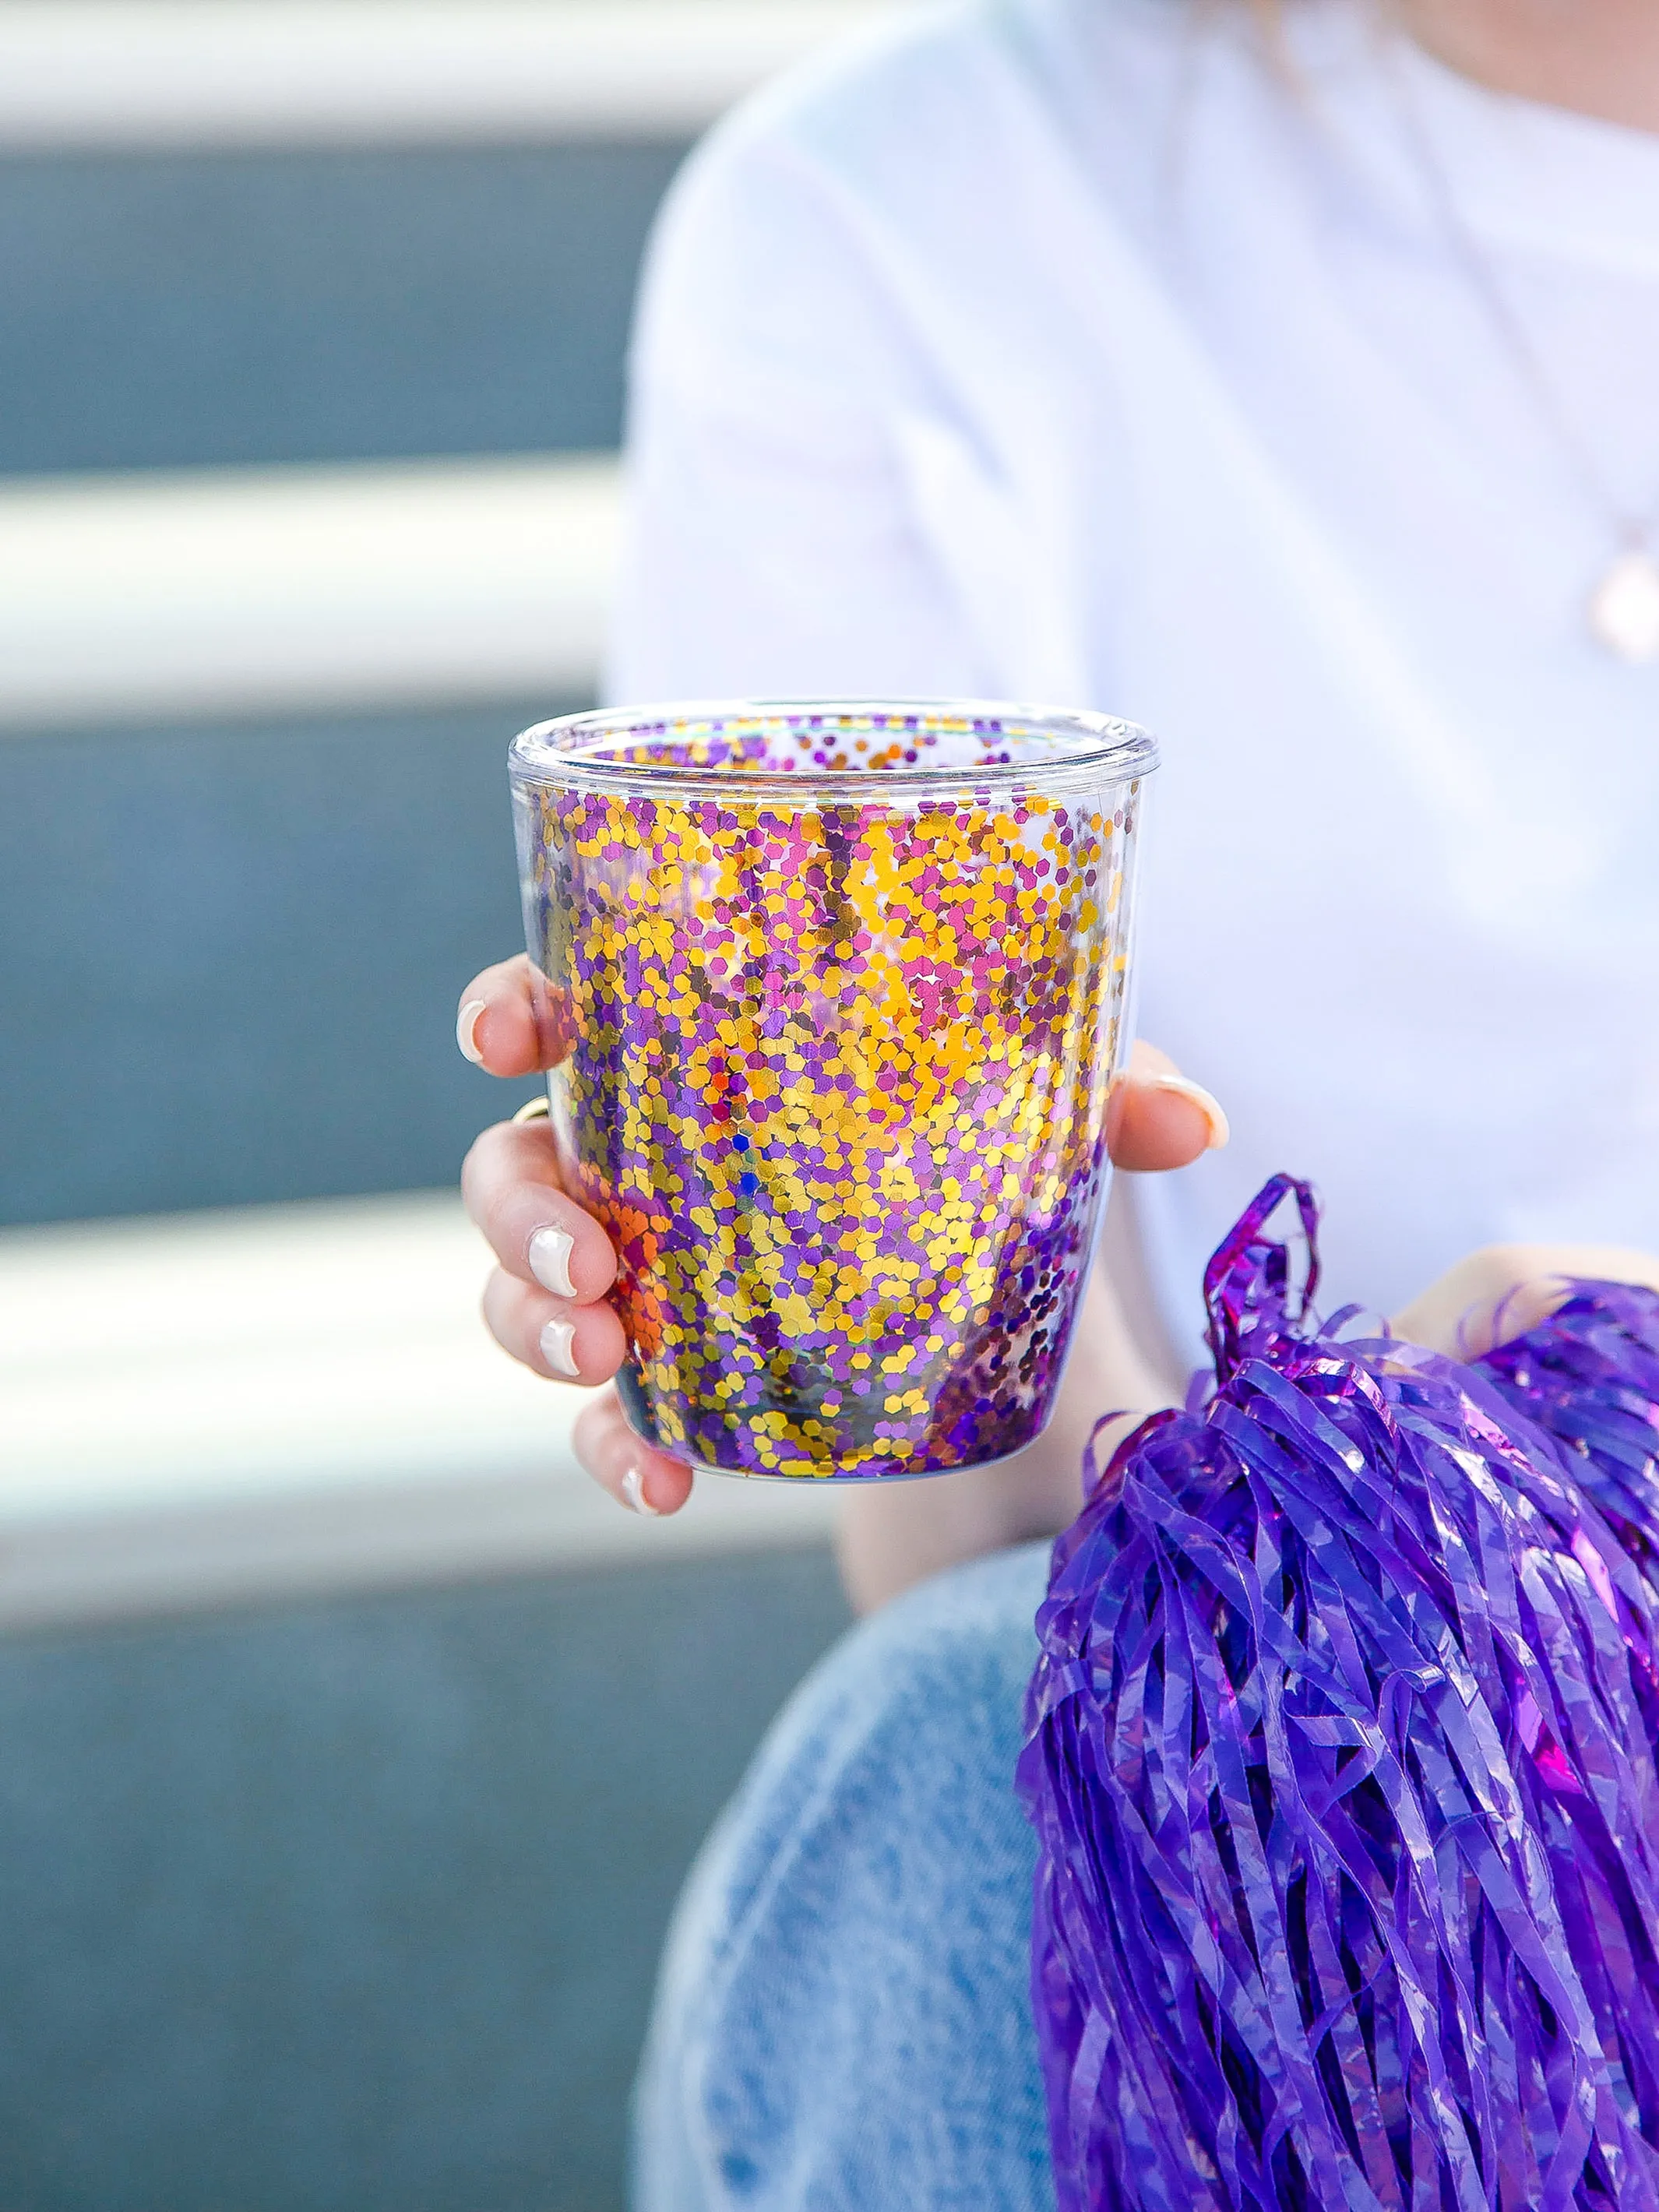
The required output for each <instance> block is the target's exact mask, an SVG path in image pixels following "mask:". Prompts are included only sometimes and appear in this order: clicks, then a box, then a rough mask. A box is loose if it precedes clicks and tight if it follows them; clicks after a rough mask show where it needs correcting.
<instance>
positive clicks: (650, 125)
mask: <svg viewBox="0 0 1659 2212" xmlns="http://www.w3.org/2000/svg"><path fill="white" fill-rule="evenodd" d="M879 12H880V10H879V9H878V7H876V6H874V5H872V3H871V0H5V4H3V5H0V149H3V150H10V151H27V150H31V149H33V150H52V151H64V150H67V149H100V148H102V149H117V150H118V149H137V148H144V147H182V148H206V147H215V146H231V147H234V146H247V145H276V146H295V147H297V146H305V145H326V144H345V145H368V144H374V143H388V142H389V143H416V144H418V143H433V142H438V143H444V142H448V143H457V142H460V143H465V142H468V141H472V142H478V141H485V142H488V141H510V140H512V139H515V138H519V139H523V138H531V139H540V140H547V139H558V138H570V137H604V138H612V139H615V138H619V137H685V136H690V134H691V133H692V132H694V131H698V130H700V129H701V128H702V126H703V125H705V124H707V123H708V122H710V121H712V120H713V118H714V117H715V116H717V115H718V114H719V113H720V111H721V110H722V109H723V108H725V107H726V106H729V105H730V103H731V102H732V100H736V99H738V97H739V96H740V95H741V94H744V93H745V92H747V91H749V90H750V88H751V87H752V86H754V85H757V84H759V83H760V82H763V80H764V79H765V78H766V77H768V76H770V75H771V74H772V73H773V72H774V71H775V70H778V69H780V68H781V67H783V66H784V65H786V64H787V63H790V62H792V61H794V60H796V59H797V58H799V57H800V56H801V55H803V54H805V53H806V52H810V51H811V48H812V47H814V46H817V45H818V44H819V43H820V42H821V41H822V40H824V39H825V38H828V37H830V36H833V35H834V34H835V33H836V32H838V31H842V30H844V29H845V28H847V27H848V26H849V25H851V24H856V23H859V22H861V21H867V20H869V19H870V18H871V17H872V15H877V14H878V13H879Z"/></svg>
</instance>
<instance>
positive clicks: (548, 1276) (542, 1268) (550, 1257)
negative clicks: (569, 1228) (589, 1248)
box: [525, 1229, 576, 1298]
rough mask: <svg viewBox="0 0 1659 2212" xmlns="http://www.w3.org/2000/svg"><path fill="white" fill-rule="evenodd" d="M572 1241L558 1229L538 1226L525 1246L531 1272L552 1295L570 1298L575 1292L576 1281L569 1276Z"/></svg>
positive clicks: (573, 1244)
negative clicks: (539, 1227)
mask: <svg viewBox="0 0 1659 2212" xmlns="http://www.w3.org/2000/svg"><path fill="white" fill-rule="evenodd" d="M575 1242H576V1240H575V1239H574V1237H569V1236H567V1234H566V1233H565V1231H563V1230H562V1229H538V1231H536V1233H535V1235H534V1236H533V1237H532V1238H531V1240H530V1242H529V1243H528V1244H527V1245H526V1247H525V1258H526V1260H527V1261H529V1262H530V1272H531V1273H532V1275H533V1276H534V1277H535V1278H536V1280H537V1281H538V1283H539V1284H540V1285H541V1286H542V1288H543V1289H544V1291H552V1293H553V1295H554V1297H556V1298H574V1297H575V1295H576V1285H574V1283H573V1282H572V1281H571V1279H570V1255H571V1253H572V1252H573V1251H574V1249H575Z"/></svg>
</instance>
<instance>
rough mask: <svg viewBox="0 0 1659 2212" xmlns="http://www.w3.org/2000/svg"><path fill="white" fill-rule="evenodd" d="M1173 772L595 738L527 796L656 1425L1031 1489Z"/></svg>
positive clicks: (586, 1154) (587, 1173)
mask: <svg viewBox="0 0 1659 2212" xmlns="http://www.w3.org/2000/svg"><path fill="white" fill-rule="evenodd" d="M1156 765H1157V751H1156V748H1155V746H1154V744H1153V743H1152V739H1151V738H1149V737H1148V736H1147V735H1146V733H1145V732H1143V731H1140V730H1138V729H1136V728H1134V727H1133V725H1131V724H1129V723H1126V722H1120V721H1114V720H1109V719H1107V718H1106V717H1104V716H1101V715H1092V714H1058V713H1049V712H1048V711H1046V710H1042V709H1036V708H1024V707H1013V706H1002V705H996V704H990V703H982V702H895V703H888V704H873V703H865V702H850V703H848V702H808V703H799V702H793V703H774V702H738V703H733V702H722V703H718V704H699V705H676V706H666V707H653V708H635V709H629V710H623V711H621V712H617V713H609V714H576V715H568V716H566V717H564V718H563V719H562V720H558V721H552V722H544V723H540V724H538V726H536V727H535V728H533V729H530V730H526V732H524V733H523V734H522V735H521V736H520V737H519V738H516V739H515V740H514V741H513V747H512V752H511V769H512V778H513V805H514V814H515V819H516V823H517V831H518V843H519V855H520V878H521V884H522V889H523V895H524V905H525V920H526V938H527V941H528V944H529V947H530V955H531V959H532V963H533V965H534V966H535V968H536V969H537V970H538V975H539V978H540V985H539V988H540V992H541V1004H540V1006H539V1007H538V1015H539V1018H540V1020H541V1022H542V1024H543V1029H544V1040H545V1041H546V1042H548V1043H549V1045H550V1049H551V1050H552V1051H556V1052H557V1053H559V1054H562V1058H561V1060H560V1063H559V1065H558V1066H556V1069H555V1070H554V1073H552V1075H551V1076H550V1079H549V1095H550V1103H551V1108H552V1116H553V1128H554V1132H555V1137H556V1144H557V1146H558V1148H559V1154H560V1162H561V1168H562V1173H563V1176H564V1177H565V1179H566V1182H567V1186H568V1188H569V1190H570V1191H571V1192H572V1194H573V1195H574V1196H576V1197H578V1198H579V1199H580V1200H581V1202H582V1203H583V1205H585V1206H587V1207H588V1208H589V1209H590V1210H591V1211H592V1212H593V1213H594V1214H596V1215H597V1216H598V1218H599V1220H600V1221H602V1222H603V1223H604V1225H605V1228H606V1229H607V1231H609V1232H610V1235H611V1238H612V1241H613V1242H614V1243H615V1244H616V1247H617V1253H618V1274H617V1285H616V1290H615V1292H614V1297H615V1299H616V1304H617V1310H618V1311H619V1313H620V1315H621V1316H622V1320H623V1327H624V1328H625V1330H626V1332H627V1336H628V1342H629V1359H628V1361H627V1364H625V1365H624V1367H623V1370H622V1372H621V1375H620V1376H619V1378H618V1382H619V1387H620V1389H621V1392H622V1398H623V1406H624V1408H625V1409H626V1412H627V1414H628V1418H629V1421H630V1422H631V1423H632V1425H633V1426H634V1427H635V1429H636V1430H637V1431H638V1432H639V1434H640V1435H641V1437H645V1438H647V1440H648V1441H649V1442H650V1443H654V1444H658V1445H659V1446H661V1447H662V1448H663V1449H665V1450H668V1451H670V1452H672V1453H675V1454H676V1455H678V1456H680V1457H682V1458H684V1459H688V1460H690V1461H691V1462H693V1463H694V1464H698V1465H702V1466H704V1467H708V1468H718V1469H720V1470H721V1471H722V1472H724V1473H726V1474H744V1475H761V1476H781V1477H806V1478H811V1477H832V1478H838V1479H848V1478H853V1479H859V1478H872V1477H892V1476H905V1475H919V1474H937V1473H940V1472H943V1471H945V1470H946V1469H949V1468H961V1467H973V1466H978V1465H981V1464H983V1463H984V1462H987V1461H992V1460H997V1459H1001V1458H1004V1457H1006V1455H1008V1454H1010V1453H1012V1452H1015V1451H1018V1449H1020V1448H1021V1447H1022V1445H1024V1444H1027V1443H1030V1441H1031V1440H1032V1438H1033V1437H1036V1435H1037V1434H1038V1433H1039V1431H1041V1430H1042V1426H1043V1424H1044V1422H1045V1421H1046V1420H1047V1419H1048V1414H1049V1413H1050V1411H1051V1409H1052V1407H1053V1405H1054V1396H1055V1393H1056V1390H1057V1389H1058V1386H1059V1383H1060V1374H1061V1370H1062V1368H1063V1366H1064V1364H1065V1359H1066V1348H1067V1345H1068V1343H1069V1340H1070V1338H1071V1334H1072V1328H1073V1322H1074V1320H1075V1317H1076V1313H1077V1308H1078V1304H1079V1296H1080V1293H1081V1291H1082V1289H1083V1285H1084V1283H1085V1279H1086V1277H1087V1274H1088V1270H1089V1267H1090V1263H1091V1256H1092V1252H1093V1246H1094V1242H1095V1236H1096V1231H1097V1226H1098V1223H1099V1218H1100V1212H1101V1206H1102V1201H1103V1197H1104V1194H1105V1188H1106V1183H1107V1180H1108V1177H1109V1162H1108V1159H1107V1153H1106V1104H1107V1096H1108V1091H1109V1087H1110V1085H1111V1083H1112V1080H1113V1079H1114V1077H1115V1074H1116V1073H1117V1071H1118V1069H1119V1067H1120V1066H1121V1062H1122V1060H1123V1059H1124V1057H1125V1055H1126V1054H1127V1049H1128V1044H1129V1030H1128V1006H1129V987H1130V981H1131V973H1132V970H1131V938H1132V924H1133V911H1134V896H1133V891H1134V868H1135V854H1136V847H1137V842H1138V833H1139V821H1140V813H1141V808H1142V804H1143V800H1144V797H1145V787H1146V777H1147V775H1149V774H1150V772H1151V771H1152V769H1153V768H1154V767H1155V766H1156Z"/></svg>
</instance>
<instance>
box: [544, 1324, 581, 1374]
mask: <svg viewBox="0 0 1659 2212" xmlns="http://www.w3.org/2000/svg"><path fill="white" fill-rule="evenodd" d="M574 1334H576V1324H575V1322H574V1321H550V1322H547V1323H546V1324H545V1325H544V1328H543V1329H542V1333H541V1334H540V1336H539V1337H538V1339H537V1342H538V1344H539V1345H540V1346H541V1348H542V1358H544V1360H545V1361H546V1362H547V1364H548V1365H549V1366H550V1368H551V1369H552V1370H553V1372H554V1373H555V1374H556V1375H566V1376H569V1378H570V1380H571V1381H572V1382H573V1383H574V1381H575V1380H576V1378H577V1376H579V1375H580V1373H581V1370H580V1368H579V1367H578V1366H577V1364H576V1362H575V1358H574V1355H573V1353H572V1352H571V1349H570V1340H571V1338H572V1337H573V1336H574Z"/></svg>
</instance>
